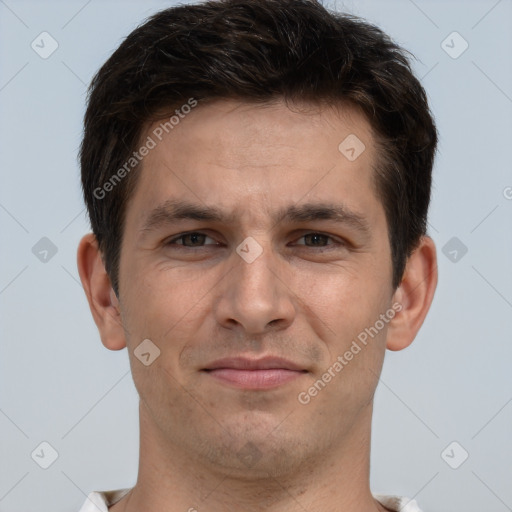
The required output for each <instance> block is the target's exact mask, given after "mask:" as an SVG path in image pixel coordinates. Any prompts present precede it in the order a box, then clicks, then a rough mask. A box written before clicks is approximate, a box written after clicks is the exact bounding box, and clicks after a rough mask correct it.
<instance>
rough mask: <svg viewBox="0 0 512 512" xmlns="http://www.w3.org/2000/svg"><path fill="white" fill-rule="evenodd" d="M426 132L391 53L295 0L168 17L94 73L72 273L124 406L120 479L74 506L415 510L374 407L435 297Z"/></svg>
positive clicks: (121, 510) (233, 1) (416, 92)
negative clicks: (375, 454) (123, 385)
mask: <svg viewBox="0 0 512 512" xmlns="http://www.w3.org/2000/svg"><path fill="white" fill-rule="evenodd" d="M436 142H437V136H436V128H435V125H434V122H433V120H432V117H431V115H430V112H429V108H428V105H427V101H426V96H425V92H424V90H423V89H422V87H421V86H420V84H419V83H418V81H417V80H416V79H415V78H414V76H413V75H412V73H411V70H410V68H409V64H408V61H407V59H406V58H405V56H404V53H403V52H402V51H401V50H400V48H398V47H397V46H396V45H395V44H394V43H393V42H392V41H391V40H390V39H389V38H388V37H387V36H386V35H384V34H383V33H382V32H381V31H380V30H379V29H377V28H376V27H373V26H371V25H369V24H367V23H365V22H363V21H361V20H358V19H356V18H353V17H350V16H345V15H341V14H336V13H332V12H329V11H327V10H326V9H325V8H324V7H323V6H322V5H321V4H319V3H317V2H316V1H311V0H294V1H290V0H285V1H281V0H279V1H278V0H226V1H213V2H207V3H197V4H193V5H184V6H179V7H175V8H171V9H167V10H164V11H162V12H160V13H158V14H156V15H154V16H153V17H152V18H150V19H149V20H148V21H147V22H146V23H145V24H143V25H142V26H140V27H139V28H137V29H136V30H135V31H134V32H132V33H131V34H130V35H129V36H128V38H127V39H126V40H125V41H124V42H123V43H122V44H121V45H120V47H119V48H118V49H117V50H116V51H115V52H114V54H113V55H112V56H111V57H110V59H109V60H108V61H107V62H106V63H105V64H104V66H103V67H102V68H101V69H100V71H99V72H98V74H97V75H96V76H95V78H94V79H93V81H92V84H91V89H90V96H89V102H88V108H87V112H86V116H85V133H84V138H83V142H82V147H81V166H82V185H83V191H84V197H85V201H86V204H87V207H88V211H89V215H90V219H91V224H92V229H93V233H91V234H88V235H86V236H84V237H83V239H82V240H81V242H80V246H79V248H78V268H79V273H80V278H81V280H82V283H83V286H84V289H85V292H86V294H87V298H88V301H89V305H90V308H91V312H92V315H93V317H94V320H95V322H96V324H97V326H98V329H99V332H100V336H101V340H102V342H103V344H104V345H105V346H106V347H107V348H109V349H111V350H120V349H123V348H125V347H126V348H127V349H128V351H129V356H130V365H131V370H132V374H133V379H134V383H135V386H136V388H137V391H138V393H139V395H140V411H139V412H140V461H139V474H138V479H137V483H136V485H135V486H134V487H133V488H132V489H124V490H119V491H111V492H102V493H100V492H95V493H91V494H90V495H89V497H88V499H87V501H86V502H85V504H84V506H83V508H82V512H86V511H87V512H89V511H91V512H92V511H97V510H100V511H107V510H111V511H113V512H140V511H144V512H156V511H163V510H165V511H168V512H177V511H183V512H186V511H188V512H193V511H208V512H225V511H228V510H244V511H260V510H261V511H263V510H264V511H270V512H285V511H286V512H296V511H297V512H299V511H308V512H317V511H333V512H334V511H343V512H370V511H372V512H373V511H375V512H376V511H381V512H382V511H385V510H388V511H389V510H401V511H402V512H413V511H417V510H419V508H418V506H417V504H416V502H415V501H414V500H409V499H407V498H405V497H398V496H392V495H389V496H385V495H373V494H372V493H371V491H370V488H369V458H370V438H371V432H370V427H371V418H372V407H373V397H374V392H375V388H376V386H377V382H378V379H379V375H380V372H381V369H382V364H383V359H384V353H385V350H386V349H389V350H401V349H403V348H405V347H407V346H408V345H409V344H410V343H411V342H412V341H413V339H414V337H415V335H416V333H417V332H418V329H419V328H420V326H421V324H422V322H423V320H424V318H425V316H426V314H427V311H428V309H429V307H430V304H431V301H432V298H433V295H434V291H435V287H436V283H437V266H436V251H435V246H434V243H433V241H432V240H431V239H430V238H429V237H428V236H426V219H427V210H428V205H429V200H430V185H431V171H432V165H433V159H434V154H435V148H436Z"/></svg>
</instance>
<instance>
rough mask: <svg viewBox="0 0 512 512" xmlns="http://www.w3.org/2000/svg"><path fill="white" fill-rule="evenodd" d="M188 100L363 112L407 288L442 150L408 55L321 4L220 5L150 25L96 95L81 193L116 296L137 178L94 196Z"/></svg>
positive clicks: (168, 15)
mask: <svg viewBox="0 0 512 512" xmlns="http://www.w3.org/2000/svg"><path fill="white" fill-rule="evenodd" d="M190 98H194V99H195V100H196V101H198V102H199V104H201V101H206V100H212V99H223V98H235V99H240V100H244V101H248V102H270V101H272V100H275V99H277V98H284V99H285V100H292V101H293V100H301V101H306V102H311V103H326V102H327V103H331V104H339V103H341V102H348V103H350V104H353V105H356V106H358V107H359V109H360V110H362V111H363V112H364V114H365V115H366V117H367V119H368V121H369V123H370V125H371V126H372V129H373V132H374V133H375V135H376V142H377V144H378V147H379V156H380V157H379V162H378V163H377V166H376V169H375V185H376V191H377V193H378V196H379V198H380V200H381V201H382V204H383V207H384V210H385V212H386V219H387V223H388V226H389V240H390V245H391V255H392V262H393V287H394V288H396V287H397V286H398V285H399V284H400V281H401V279H402V275H403V271H404V269H405V263H406V261H407V258H408V257H409V256H410V254H411V253H412V251H413V250H414V249H415V247H417V244H418V243H419V240H420V238H421V236H422V235H424V234H426V224H427V212H428V206H429V202H430V189H431V175H432V166H433V161H434V154H435V150H436V145H437V132H436V127H435V124H434V120H433V118H432V116H431V114H430V111H429V107H428V103H427V97H426V94H425V91H424V89H423V88H422V86H421V85H420V83H419V81H418V80H417V79H416V78H415V77H414V75H413V73H412V71H411V68H410V64H409V61H408V58H407V55H406V52H405V51H404V50H403V49H401V48H400V47H399V46H397V45H396V44H395V43H394V42H393V41H392V40H391V39H390V38H389V37H388V36H387V35H386V34H384V33H383V32H382V31H381V30H380V29H379V28H377V27H375V26H373V25H371V24H369V23H367V22H365V21H363V20H361V19H359V18H356V17H354V16H350V15H347V14H341V13H336V12H331V11H329V10H327V9H326V8H325V7H324V6H323V5H321V4H320V3H319V2H318V1H316V0H217V1H207V2H204V3H195V4H190V5H179V6H177V7H172V8H169V9H166V10H163V11H161V12H158V13H157V14H155V15H154V16H152V17H150V18H149V19H148V20H147V21H146V22H145V23H143V24H142V25H141V26H139V27H138V28H136V29H135V30H134V31H133V32H132V33H131V34H130V35H129V36H128V37H127V38H126V39H125V40H124V41H123V43H122V44H121V45H120V46H119V48H118V49H117V50H116V51H115V52H114V53H113V54H112V56H111V57H110V58H109V59H108V60H107V61H106V62H105V64H104V65H103V66H102V67H101V69H100V70H99V71H98V72H97V74H96V75H95V76H94V78H93V80H92V82H91V85H90V87H89V96H88V105H87V111H86V114H85V119H84V136H83V140H82V144H81V148H80V163H81V172H82V189H83V194H84V199H85V203H86V205H87V209H88V213H89V217H90V220H91V226H92V230H93V233H94V234H95V236H96V239H97V241H98V245H99V248H100V251H101V253H102V256H103V258H104V263H105V267H106V271H107V273H108V275H109V277H110V280H111V282H112V287H113V289H114V291H115V293H116V295H118V296H119V259H120V248H121V243H122V237H123V228H124V219H125V212H126V207H127V203H128V200H129V198H130V196H131V195H132V194H133V192H134V190H135V186H136V183H137V176H138V173H137V170H140V169H136V170H134V171H133V172H130V173H128V174H126V177H124V178H123V179H122V180H120V181H119V183H116V186H115V187H109V192H108V193H106V194H104V197H98V195H99V194H98V192H97V191H98V190H100V189H101V190H104V189H103V188H102V187H103V186H104V184H106V183H107V182H108V181H109V180H110V179H111V178H112V176H113V175H114V174H115V173H116V171H118V170H119V169H121V168H122V166H123V165H124V164H126V162H127V160H128V159H130V156H131V155H132V153H133V151H134V150H135V149H136V148H137V144H139V142H140V137H141V136H142V133H143V130H144V128H145V126H146V125H147V123H148V122H149V121H152V120H156V119H158V118H160V119H161V118H163V117H164V115H163V112H172V111H173V109H175V108H176V107H179V106H180V105H183V104H185V103H187V101H188V100H189V99H190ZM136 167H137V168H140V166H139V165H138V166H136ZM124 174H125V173H123V175H124ZM95 191H96V192H95Z"/></svg>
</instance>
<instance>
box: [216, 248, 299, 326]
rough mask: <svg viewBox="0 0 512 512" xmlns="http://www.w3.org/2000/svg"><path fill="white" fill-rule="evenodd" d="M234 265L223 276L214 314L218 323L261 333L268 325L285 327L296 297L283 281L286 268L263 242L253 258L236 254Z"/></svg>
mask: <svg viewBox="0 0 512 512" xmlns="http://www.w3.org/2000/svg"><path fill="white" fill-rule="evenodd" d="M233 256H234V258H240V259H239V261H236V259H235V264H234V268H232V270H231V271H230V272H228V274H227V275H226V277H225V278H224V279H223V283H222V287H221V289H220V290H219V291H220V294H219V295H218V296H217V300H216V307H215V314H216V317H217V321H218V323H219V324H220V325H222V326H223V327H225V328H229V329H239V330H242V331H243V332H244V334H251V335H255V334H262V333H265V332H267V331H268V330H269V329H286V328H287V327H288V326H289V325H291V324H292V323H293V320H294V318H295V315H296V300H294V298H295V295H294V293H293V291H292V290H291V289H290V288H289V284H290V283H287V280H288V279H287V277H286V276H287V275H289V272H288V271H287V270H285V269H284V268H283V265H285V264H286V263H285V262H283V261H280V260H279V259H278V257H277V256H276V255H275V254H273V252H272V249H271V248H270V247H268V246H266V247H265V248H264V250H263V252H262V254H260V255H259V256H258V257H257V258H256V259H255V260H254V261H251V262H249V261H246V260H244V259H243V258H242V257H240V256H239V255H238V254H236V253H235V254H234V255H233Z"/></svg>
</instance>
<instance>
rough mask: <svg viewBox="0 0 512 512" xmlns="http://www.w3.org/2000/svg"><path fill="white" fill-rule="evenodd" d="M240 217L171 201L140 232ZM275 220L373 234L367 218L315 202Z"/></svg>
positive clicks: (151, 215) (282, 211)
mask: <svg viewBox="0 0 512 512" xmlns="http://www.w3.org/2000/svg"><path fill="white" fill-rule="evenodd" d="M239 217H240V216H239V214H237V213H234V212H230V213H228V212H225V211H223V210H222V209H219V208H217V207H213V206H206V205H201V204H195V203H191V202H188V201H185V200H181V199H168V200H166V201H164V202H163V203H162V204H160V205H158V206H157V207H155V208H154V209H153V210H152V211H151V212H149V214H148V216H147V218H146V220H145V221H144V224H143V226H142V228H141V229H140V232H141V233H142V234H145V233H148V232H151V231H154V230H156V229H158V228H160V227H163V226H166V225H169V224H173V223H175V222H177V221H179V220H184V219H189V220H199V221H210V222H219V223H225V224H231V223H234V222H235V221H236V220H237V218H239ZM272 220H273V221H274V225H275V224H278V223H280V222H289V223H293V222H296V223H298V222H313V221H318V220H330V221H334V222H337V223H340V224H345V225H347V226H349V227H351V228H353V229H355V230H357V231H359V232H361V234H363V235H367V236H368V235H369V234H370V231H371V230H370V225H369V223H368V221H367V220H366V218H365V217H364V216H363V215H361V214H360V213H357V212H354V211H352V210H350V209H348V208H347V207H346V206H344V205H342V204H333V203H313V202H311V203H305V204H300V205H297V204H292V205H289V206H287V207H284V208H281V209H280V210H278V211H277V212H275V213H274V215H273V216H272Z"/></svg>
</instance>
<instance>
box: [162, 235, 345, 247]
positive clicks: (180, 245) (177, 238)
mask: <svg viewBox="0 0 512 512" xmlns="http://www.w3.org/2000/svg"><path fill="white" fill-rule="evenodd" d="M188 235H203V236H205V237H207V238H212V237H210V236H208V235H207V234H206V233H202V232H201V231H189V232H188V233H181V234H180V235H178V236H176V237H174V238H172V239H171V240H168V241H167V242H165V243H164V245H165V246H172V245H174V246H177V247H183V248H187V249H202V248H203V247H205V245H201V246H195V247H188V246H186V245H184V244H175V242H176V241H178V240H181V239H182V238H184V237H186V236H188ZM308 235H320V236H321V237H325V238H327V239H330V240H332V241H333V242H334V243H331V244H329V245H319V246H316V247H315V246H308V245H306V244H300V245H303V246H304V247H307V248H310V249H329V248H333V247H336V246H345V245H346V243H345V242H342V241H338V240H336V239H335V238H334V237H332V236H330V235H326V234H324V233H321V232H318V231H310V232H308V233H304V234H303V235H302V236H300V237H299V238H298V240H300V239H301V238H304V237H306V236H308ZM212 240H213V238H212ZM208 245H214V244H208Z"/></svg>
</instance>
